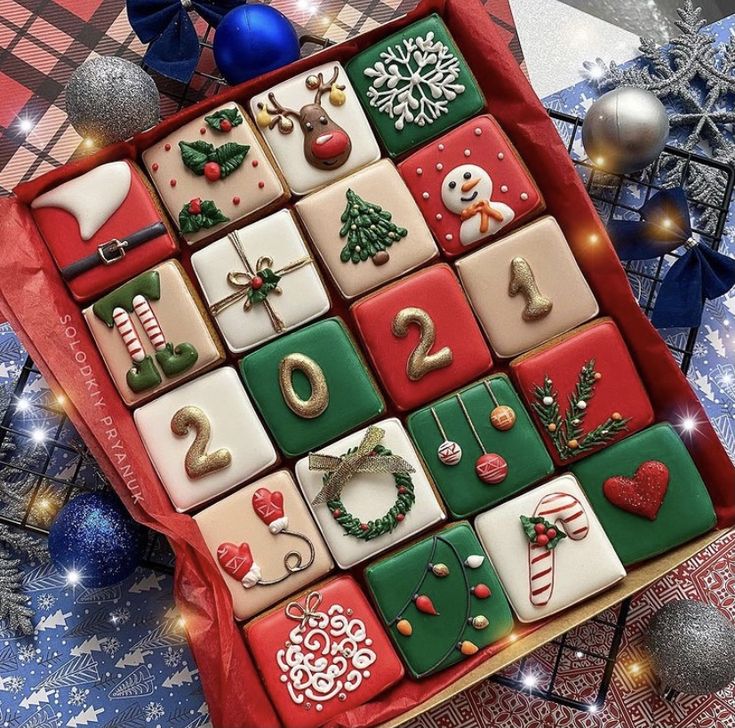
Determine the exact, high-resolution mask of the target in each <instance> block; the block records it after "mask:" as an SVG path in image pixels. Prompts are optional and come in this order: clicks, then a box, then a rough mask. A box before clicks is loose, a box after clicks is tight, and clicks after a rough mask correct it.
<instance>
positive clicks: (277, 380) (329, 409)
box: [240, 318, 385, 456]
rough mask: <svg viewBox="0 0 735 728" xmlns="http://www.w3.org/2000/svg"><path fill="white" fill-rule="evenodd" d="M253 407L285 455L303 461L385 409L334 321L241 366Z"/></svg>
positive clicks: (269, 346) (289, 337) (342, 329)
mask: <svg viewBox="0 0 735 728" xmlns="http://www.w3.org/2000/svg"><path fill="white" fill-rule="evenodd" d="M240 369H241V372H242V376H243V379H244V380H245V384H246V386H247V388H248V390H249V391H250V394H251V395H252V397H253V399H254V400H255V404H256V405H257V407H258V409H259V410H260V413H261V415H262V417H263V419H264V420H265V423H266V425H267V426H268V428H269V429H270V431H271V433H272V434H273V437H274V439H275V440H276V442H277V443H278V445H279V447H280V448H281V450H283V452H284V453H286V455H289V456H296V455H302V454H303V453H305V452H307V451H308V450H310V449H312V448H315V447H318V446H319V445H322V444H324V443H325V442H328V441H329V440H332V439H334V438H335V437H338V436H339V435H341V434H342V433H343V432H346V431H347V430H350V429H352V428H354V427H358V426H359V425H361V424H363V423H364V422H367V421H368V420H371V419H373V418H374V417H377V416H378V415H379V414H381V413H382V412H383V410H384V408H385V405H384V403H383V399H382V397H381V396H380V393H379V392H378V390H377V388H376V386H375V384H374V382H373V379H372V376H371V375H370V373H369V371H368V369H367V367H366V365H365V363H364V361H363V359H362V357H361V355H360V353H359V352H358V350H357V347H356V345H355V343H354V341H353V340H352V337H351V336H350V335H349V333H348V332H347V329H346V328H345V326H344V324H343V323H342V321H340V319H338V318H331V319H327V320H326V321H319V322H317V323H315V324H311V325H310V326H307V327H306V328H304V329H301V330H299V331H294V332H292V333H290V334H287V335H286V336H282V337H281V338H280V339H276V340H275V341H271V342H270V343H269V344H266V345H265V346H264V347H262V348H261V349H258V351H256V352H253V353H252V354H249V355H248V356H246V357H245V358H244V359H243V360H242V362H241V363H240Z"/></svg>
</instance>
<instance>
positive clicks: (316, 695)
mask: <svg viewBox="0 0 735 728" xmlns="http://www.w3.org/2000/svg"><path fill="white" fill-rule="evenodd" d="M245 638H246V640H247V642H248V645H249V647H250V651H251V653H252V655H253V658H254V659H255V663H256V665H257V667H258V670H259V671H260V674H261V676H262V678H263V682H264V683H265V686H266V689H267V690H268V695H269V696H270V698H271V700H272V701H273V705H274V707H275V708H276V711H277V712H278V715H279V717H280V718H281V721H282V722H283V724H284V725H285V726H287V728H316V726H320V725H322V724H323V723H327V722H329V721H330V719H331V718H333V717H334V716H336V715H338V714H340V713H342V712H343V711H346V710H350V709H352V708H356V707H357V706H359V705H362V704H363V703H365V702H367V701H368V700H371V699H372V698H374V697H375V696H376V695H377V694H378V693H380V692H382V691H383V690H385V689H386V688H387V687H389V686H390V685H393V683H395V682H397V681H398V680H400V679H401V678H402V677H403V665H402V664H401V662H400V660H399V659H398V656H397V655H396V653H395V651H394V649H393V646H392V644H391V642H390V640H389V638H388V635H387V634H386V632H385V630H384V629H383V627H382V625H381V624H380V622H379V621H378V618H377V617H376V615H375V613H374V612H373V610H372V607H371V606H370V604H369V602H368V600H367V598H366V597H365V595H364V594H363V593H362V591H361V590H360V587H359V586H358V585H357V582H356V581H355V580H354V579H353V578H352V577H351V576H347V575H345V576H340V577H337V578H335V579H332V580H330V581H327V582H322V583H321V584H316V585H314V586H313V587H311V588H310V589H307V590H306V591H305V592H302V593H301V594H298V595H296V596H294V597H293V598H291V599H290V600H288V601H287V602H282V603H281V604H280V605H279V606H278V607H277V608H276V609H274V610H273V611H271V612H269V613H267V614H265V615H264V616H262V617H259V618H257V619H255V620H253V621H252V622H250V623H249V624H247V625H246V626H245ZM314 658H318V659H314Z"/></svg>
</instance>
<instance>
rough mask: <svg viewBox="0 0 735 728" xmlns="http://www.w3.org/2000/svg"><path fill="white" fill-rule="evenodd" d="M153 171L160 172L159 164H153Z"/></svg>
mask: <svg viewBox="0 0 735 728" xmlns="http://www.w3.org/2000/svg"><path fill="white" fill-rule="evenodd" d="M151 169H152V170H153V171H154V172H158V162H153V164H152V165H151Z"/></svg>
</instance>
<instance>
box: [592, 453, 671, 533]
mask: <svg viewBox="0 0 735 728" xmlns="http://www.w3.org/2000/svg"><path fill="white" fill-rule="evenodd" d="M668 487H669V469H668V468H667V467H666V466H665V465H664V464H663V463H662V462H659V461H658V460H649V461H647V462H645V463H642V464H641V465H640V466H639V467H638V469H637V470H636V471H635V475H634V476H633V477H632V478H626V477H625V476H623V475H615V476H613V477H612V478H608V479H607V480H606V481H605V482H604V483H603V484H602V492H603V493H604V494H605V497H606V498H607V499H608V500H609V501H610V502H611V503H612V504H613V505H616V506H618V508H622V509H623V510H624V511H630V513H637V514H638V515H639V516H643V517H644V518H648V520H649V521H655V520H656V515H657V514H658V512H659V509H660V508H661V505H662V503H663V502H664V496H665V495H666V490H667V489H668Z"/></svg>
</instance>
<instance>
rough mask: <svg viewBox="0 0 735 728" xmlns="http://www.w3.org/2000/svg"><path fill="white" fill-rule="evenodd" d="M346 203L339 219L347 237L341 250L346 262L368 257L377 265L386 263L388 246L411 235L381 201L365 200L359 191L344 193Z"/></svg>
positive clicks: (388, 255) (343, 234) (343, 232)
mask: <svg viewBox="0 0 735 728" xmlns="http://www.w3.org/2000/svg"><path fill="white" fill-rule="evenodd" d="M345 195H346V197H347V205H346V207H345V210H344V212H343V213H342V216H341V217H340V221H341V222H342V227H341V228H340V231H339V236H340V238H347V242H346V243H345V246H344V247H343V248H342V252H341V253H340V260H341V261H342V262H343V263H349V262H350V261H351V262H352V263H360V262H361V261H365V260H367V259H368V258H370V260H372V262H373V264H374V265H385V264H386V263H387V262H388V261H389V260H390V254H389V253H388V251H387V250H386V248H390V247H391V245H393V243H396V242H399V241H400V240H401V239H402V238H405V237H406V235H408V230H406V228H402V227H399V226H398V225H396V224H395V223H394V222H392V217H393V216H392V215H391V213H390V212H388V211H387V210H384V209H383V208H382V207H381V206H380V205H375V204H373V203H372V202H367V201H366V200H363V199H362V197H360V196H359V195H358V194H357V193H356V192H354V191H353V190H351V189H348V190H347V192H346V193H345Z"/></svg>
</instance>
